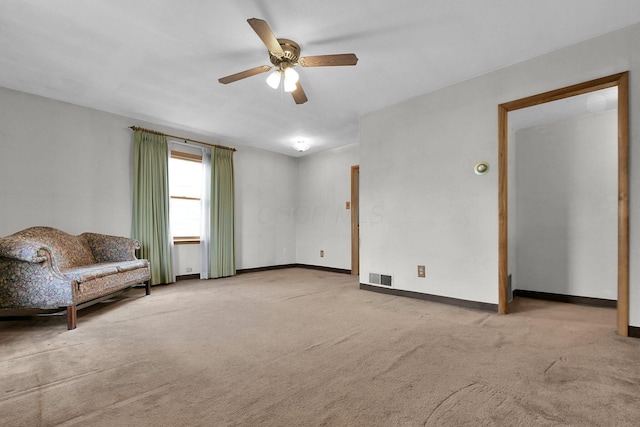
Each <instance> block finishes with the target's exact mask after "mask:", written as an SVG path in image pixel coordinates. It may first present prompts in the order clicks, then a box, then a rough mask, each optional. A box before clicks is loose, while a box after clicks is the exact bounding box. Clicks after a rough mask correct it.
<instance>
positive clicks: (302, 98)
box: [291, 82, 308, 104]
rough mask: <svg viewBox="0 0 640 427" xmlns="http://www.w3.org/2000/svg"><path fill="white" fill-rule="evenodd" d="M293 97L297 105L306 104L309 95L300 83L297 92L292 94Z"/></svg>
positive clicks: (297, 84) (297, 85)
mask: <svg viewBox="0 0 640 427" xmlns="http://www.w3.org/2000/svg"><path fill="white" fill-rule="evenodd" d="M291 96H293V100H294V101H295V102H296V104H304V103H305V102H307V101H308V99H307V94H306V93H304V89H302V85H301V84H300V82H297V83H296V90H294V91H293V92H291Z"/></svg>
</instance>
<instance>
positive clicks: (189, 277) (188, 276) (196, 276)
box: [176, 273, 200, 282]
mask: <svg viewBox="0 0 640 427" xmlns="http://www.w3.org/2000/svg"><path fill="white" fill-rule="evenodd" d="M199 278H200V274H199V273H196V274H183V275H182V276H176V282H179V281H180V280H193V279H199Z"/></svg>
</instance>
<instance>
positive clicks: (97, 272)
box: [60, 262, 118, 283]
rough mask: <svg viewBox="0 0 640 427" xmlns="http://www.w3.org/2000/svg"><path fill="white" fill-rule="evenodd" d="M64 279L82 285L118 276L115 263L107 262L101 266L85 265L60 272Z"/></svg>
mask: <svg viewBox="0 0 640 427" xmlns="http://www.w3.org/2000/svg"><path fill="white" fill-rule="evenodd" d="M60 272H61V273H62V274H64V276H65V277H67V278H68V279H70V280H73V281H74V282H78V283H82V282H86V281H89V280H93V279H97V278H99V277H104V276H109V275H111V274H118V267H117V263H115V262H109V263H103V264H92V265H85V266H82V267H75V268H68V269H63V270H60Z"/></svg>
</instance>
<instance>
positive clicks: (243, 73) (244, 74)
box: [218, 65, 273, 85]
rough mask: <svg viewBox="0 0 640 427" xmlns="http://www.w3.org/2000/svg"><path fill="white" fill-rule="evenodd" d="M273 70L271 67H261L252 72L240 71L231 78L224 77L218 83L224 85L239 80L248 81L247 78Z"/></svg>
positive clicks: (251, 70) (253, 69)
mask: <svg viewBox="0 0 640 427" xmlns="http://www.w3.org/2000/svg"><path fill="white" fill-rule="evenodd" d="M271 68H273V67H271V66H270V65H261V66H259V67H255V68H252V69H250V70H245V71H240V72H239V73H235V74H231V75H230V76H226V77H222V78H220V79H218V81H219V82H220V83H222V84H225V85H226V84H227V83H233V82H237V81H238V80H242V79H246V78H247V77H251V76H255V75H256V74H261V73H266V72H267V71H269V70H270V69H271Z"/></svg>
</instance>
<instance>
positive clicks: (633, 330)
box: [627, 326, 640, 338]
mask: <svg viewBox="0 0 640 427" xmlns="http://www.w3.org/2000/svg"><path fill="white" fill-rule="evenodd" d="M627 334H628V335H629V336H630V337H631V338H640V328H639V327H637V326H629V330H628V332H627Z"/></svg>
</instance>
